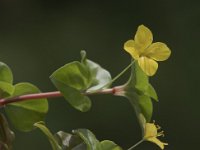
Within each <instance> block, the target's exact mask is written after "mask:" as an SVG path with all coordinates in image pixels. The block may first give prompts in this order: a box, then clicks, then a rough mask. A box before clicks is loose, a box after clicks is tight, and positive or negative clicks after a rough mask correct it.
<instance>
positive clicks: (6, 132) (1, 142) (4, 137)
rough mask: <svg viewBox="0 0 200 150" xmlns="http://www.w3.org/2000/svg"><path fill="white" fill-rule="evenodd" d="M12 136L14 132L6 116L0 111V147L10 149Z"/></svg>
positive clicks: (13, 136)
mask: <svg viewBox="0 0 200 150" xmlns="http://www.w3.org/2000/svg"><path fill="white" fill-rule="evenodd" d="M14 138H15V134H14V132H13V131H11V130H10V128H9V125H8V122H7V120H6V118H5V117H4V115H3V114H2V113H0V148H3V149H5V150H11V149H12V143H13V141H14Z"/></svg>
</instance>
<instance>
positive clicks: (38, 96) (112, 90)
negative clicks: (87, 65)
mask: <svg viewBox="0 0 200 150" xmlns="http://www.w3.org/2000/svg"><path fill="white" fill-rule="evenodd" d="M119 90H120V89H119V88H118V87H116V88H115V87H113V88H110V89H103V90H101V91H97V92H95V93H90V92H85V93H83V94H84V95H93V94H115V93H116V91H119ZM62 96H63V95H62V93H61V92H60V91H53V92H45V93H34V94H26V95H21V96H16V97H11V98H2V99H0V106H4V105H6V104H9V103H14V102H21V101H28V100H33V99H35V100H36V99H41V98H56V97H62Z"/></svg>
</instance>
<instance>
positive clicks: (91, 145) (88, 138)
mask: <svg viewBox="0 0 200 150" xmlns="http://www.w3.org/2000/svg"><path fill="white" fill-rule="evenodd" d="M73 133H74V134H76V135H78V136H79V137H80V138H81V139H82V140H83V141H84V142H85V144H86V145H87V150H101V148H100V142H99V141H98V140H97V139H96V137H95V135H94V134H93V133H92V132H91V131H90V130H88V129H77V130H73Z"/></svg>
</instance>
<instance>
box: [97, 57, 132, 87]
mask: <svg viewBox="0 0 200 150" xmlns="http://www.w3.org/2000/svg"><path fill="white" fill-rule="evenodd" d="M134 63H135V60H133V61H131V63H130V64H129V65H128V66H127V67H126V68H124V69H123V70H122V71H121V72H120V73H119V74H118V75H116V76H115V77H114V78H113V79H112V80H111V81H110V82H109V83H107V84H106V85H104V86H103V87H102V88H101V89H103V88H105V87H108V86H109V85H111V84H112V83H113V82H115V81H116V80H117V79H118V78H119V77H120V76H122V75H123V74H124V73H125V72H126V71H127V70H128V69H129V68H130V67H131V66H132V65H133V64H134Z"/></svg>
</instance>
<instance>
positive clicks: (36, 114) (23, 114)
mask: <svg viewBox="0 0 200 150" xmlns="http://www.w3.org/2000/svg"><path fill="white" fill-rule="evenodd" d="M39 92H40V90H39V89H38V88H37V87H36V86H34V85H32V84H30V83H19V84H16V85H15V91H14V94H13V97H14V96H19V95H24V94H32V93H39ZM5 110H6V114H7V115H8V117H9V119H10V121H11V123H12V124H13V125H14V126H15V127H16V128H17V129H19V130H21V131H30V130H32V129H33V124H34V123H35V122H38V121H41V120H44V118H45V115H46V113H47V112H48V102H47V99H35V100H28V101H22V102H16V103H11V104H8V105H6V107H5Z"/></svg>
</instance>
